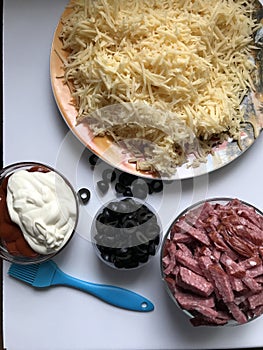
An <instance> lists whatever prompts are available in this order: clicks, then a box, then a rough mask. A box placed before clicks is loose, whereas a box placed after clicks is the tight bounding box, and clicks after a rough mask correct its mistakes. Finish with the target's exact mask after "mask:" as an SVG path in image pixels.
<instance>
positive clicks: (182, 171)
mask: <svg viewBox="0 0 263 350" xmlns="http://www.w3.org/2000/svg"><path fill="white" fill-rule="evenodd" d="M69 13H70V8H66V9H65V11H64V12H63V14H62V16H61V19H60V21H59V23H58V25H57V28H56V31H55V34H54V38H53V42H52V48H51V56H50V72H51V83H52V89H53V93H54V96H55V100H56V103H57V105H58V108H59V110H60V112H61V114H62V116H63V118H64V120H65V122H66V123H67V125H68V127H69V128H70V129H71V130H72V132H73V133H74V134H75V135H76V137H77V138H78V139H79V140H80V141H81V142H82V143H83V144H84V145H85V146H86V147H87V148H88V149H90V150H91V151H92V152H93V153H95V154H96V155H98V156H99V157H100V158H101V159H102V160H104V161H105V162H107V163H108V164H110V165H111V166H113V167H115V168H117V169H120V170H122V171H126V172H128V173H132V174H135V175H139V176H142V177H146V178H156V174H155V173H152V172H142V171H138V170H136V166H135V164H134V163H129V162H128V159H129V158H130V155H129V154H127V152H124V149H123V148H122V147H121V146H119V145H117V144H116V143H115V142H113V141H112V139H111V138H109V137H97V136H96V137H94V135H93V134H92V131H91V130H90V128H89V125H88V124H87V123H82V124H78V125H77V124H76V117H77V110H76V108H75V104H74V100H73V98H72V96H71V92H70V89H69V87H68V85H66V84H64V82H63V79H62V77H63V74H64V70H63V59H66V57H67V53H66V52H65V51H64V50H63V49H62V42H61V41H60V39H59V34H60V32H61V29H62V22H61V20H63V18H65V17H66V16H67V15H68V14H69ZM261 38H263V32H262V33H260V32H259V33H258V37H257V41H258V42H260V41H261V40H262V41H263V39H261ZM260 53H261V52H260ZM259 56H263V54H262V55H259ZM262 68H263V58H261V57H260V60H259V71H261V70H262ZM262 79H263V77H262ZM258 86H259V88H258V91H257V92H253V93H250V94H249V95H248V96H247V98H246V100H245V102H244V104H245V108H246V115H245V118H246V119H247V120H252V121H253V125H254V127H252V125H251V124H249V123H246V124H245V125H244V128H243V129H242V130H241V143H240V144H239V145H238V144H237V142H233V141H232V140H231V139H229V140H228V141H225V142H224V143H223V144H221V145H220V146H218V147H216V148H215V149H214V154H213V155H208V156H207V162H206V163H202V164H201V165H200V166H198V167H196V168H193V167H189V164H191V163H192V161H193V160H194V156H189V158H188V162H187V163H186V164H184V165H183V166H181V167H177V170H176V171H175V173H174V174H173V175H172V176H171V177H170V178H171V179H186V178H192V177H196V176H199V175H203V174H206V173H210V172H212V171H214V170H216V169H219V168H221V167H223V166H225V165H226V164H228V163H230V162H231V161H233V160H234V159H236V158H238V157H239V156H240V155H242V154H243V153H244V152H245V151H246V150H247V149H248V148H249V147H250V146H251V145H252V144H253V143H254V142H255V140H256V138H257V137H258V136H259V134H260V132H261V130H262V128H263V114H262V113H263V81H261V76H260V74H259V84H258ZM157 177H158V176H157Z"/></svg>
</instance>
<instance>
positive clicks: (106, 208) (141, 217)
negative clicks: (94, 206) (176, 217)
mask: <svg viewBox="0 0 263 350" xmlns="http://www.w3.org/2000/svg"><path fill="white" fill-rule="evenodd" d="M161 236H162V228H161V223H160V219H159V216H158V215H157V213H156V211H155V210H154V209H153V208H152V207H151V206H150V205H149V204H146V203H145V202H143V201H141V200H138V199H135V198H130V197H124V198H123V197H122V198H117V199H114V200H111V201H109V202H108V203H106V204H105V205H103V206H102V207H101V208H100V209H99V210H98V212H97V213H96V215H95V217H94V220H93V223H92V228H91V237H92V243H93V247H94V250H95V252H96V254H97V256H98V257H99V258H100V259H101V260H102V261H103V262H104V263H105V264H107V265H108V266H110V267H113V268H115V269H122V270H131V269H136V268H138V267H141V266H144V265H145V264H146V263H148V262H149V261H150V260H151V259H152V258H153V257H154V256H155V255H156V253H157V251H158V249H159V247H160V240H161Z"/></svg>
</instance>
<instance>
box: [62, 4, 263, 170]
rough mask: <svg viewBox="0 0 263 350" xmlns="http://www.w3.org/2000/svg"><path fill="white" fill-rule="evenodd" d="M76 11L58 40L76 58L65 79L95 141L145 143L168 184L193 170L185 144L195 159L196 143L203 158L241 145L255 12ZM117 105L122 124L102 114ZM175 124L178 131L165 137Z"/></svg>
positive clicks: (211, 7)
mask: <svg viewBox="0 0 263 350" xmlns="http://www.w3.org/2000/svg"><path fill="white" fill-rule="evenodd" d="M71 4H72V11H71V13H70V15H69V16H68V17H67V18H66V19H65V20H64V22H63V29H62V32H61V35H60V37H61V40H62V42H63V48H64V49H65V50H67V52H68V53H69V55H68V57H67V60H66V62H64V68H65V76H64V78H65V81H66V82H67V83H69V85H70V86H71V89H72V96H73V97H74V99H75V101H76V108H77V110H78V117H77V122H81V121H83V120H87V118H88V120H89V123H90V127H91V128H92V130H93V131H94V134H95V135H104V134H110V135H111V136H113V137H114V138H115V140H117V141H120V140H122V141H123V142H125V141H126V140H127V139H134V138H138V139H142V138H144V139H146V141H148V143H149V142H150V143H152V144H153V147H150V148H149V149H148V153H147V152H146V151H145V150H147V147H148V146H149V145H148V146H146V147H142V148H144V150H143V152H142V154H143V156H142V157H143V160H144V162H145V163H143V162H141V164H144V166H145V169H146V168H147V167H148V170H150V169H151V168H153V169H155V170H157V171H159V172H162V173H168V174H169V173H170V174H171V173H172V172H174V169H175V168H176V166H178V165H180V164H182V163H184V162H185V161H186V158H187V155H186V153H187V152H186V150H185V147H186V144H188V147H189V149H190V151H193V147H196V144H195V145H194V142H193V140H194V138H196V139H197V140H199V141H200V145H201V146H202V147H201V148H203V149H204V150H205V151H207V150H211V142H210V141H211V139H213V138H214V137H215V136H217V137H219V138H220V139H221V140H222V138H226V137H227V136H230V137H232V138H234V139H238V137H239V131H240V123H241V122H242V121H243V111H242V109H241V108H240V104H241V101H242V99H243V98H244V96H245V95H246V94H247V91H248V89H250V88H252V87H253V84H252V82H251V78H250V77H251V72H252V71H253V70H254V68H255V65H254V63H253V60H251V59H250V57H251V50H252V48H253V41H252V34H253V32H254V31H255V30H256V29H257V26H258V24H257V23H256V20H255V19H254V18H253V11H254V9H255V2H253V1H243V0H220V1H219V0H210V1H207V0H164V1H157V0H86V1H85V0H82V1H81V0H73V2H72V3H71ZM113 105H115V106H117V105H120V106H122V107H121V108H120V109H118V107H116V110H117V111H118V118H117V117H114V118H113V120H112V117H111V113H107V112H105V113H98V112H97V111H98V110H100V109H102V111H107V108H108V107H109V106H113ZM131 106H133V107H132V108H133V109H136V110H137V113H131V112H130V111H131ZM109 110H110V111H111V112H112V108H110V109H109ZM146 110H148V112H145V111H146ZM138 111H139V112H138ZM149 111H150V112H151V113H149ZM144 112H145V113H144ZM138 114H140V118H139V119H138V118H135V117H134V115H137V116H138ZM116 115H117V114H116ZM168 120H169V123H171V124H170V125H171V128H169V126H168V128H166V129H164V125H165V123H167V121H168ZM176 125H178V128H177V127H176ZM166 126H167V125H166ZM182 126H184V127H185V128H184V131H183V132H182V130H183V127H182ZM147 135H151V136H147ZM127 145H128V143H127V142H126V146H127ZM189 145H190V146H189ZM191 145H192V146H191ZM193 145H194V146H193ZM178 147H179V148H178ZM201 148H200V149H201ZM189 149H188V152H189ZM178 150H179V151H178ZM199 151H200V150H199ZM199 156H200V157H201V158H202V155H200V152H199ZM138 157H139V156H138ZM164 158H165V159H164ZM138 164H139V162H138Z"/></svg>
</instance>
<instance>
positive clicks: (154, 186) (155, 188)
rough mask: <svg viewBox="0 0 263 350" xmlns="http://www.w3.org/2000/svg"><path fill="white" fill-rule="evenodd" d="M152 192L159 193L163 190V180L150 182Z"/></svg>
mask: <svg viewBox="0 0 263 350" xmlns="http://www.w3.org/2000/svg"><path fill="white" fill-rule="evenodd" d="M150 188H151V190H152V192H155V193H158V192H161V191H162V190H163V182H162V181H161V180H152V181H151V182H150Z"/></svg>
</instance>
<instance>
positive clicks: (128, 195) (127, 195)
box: [123, 186, 133, 197]
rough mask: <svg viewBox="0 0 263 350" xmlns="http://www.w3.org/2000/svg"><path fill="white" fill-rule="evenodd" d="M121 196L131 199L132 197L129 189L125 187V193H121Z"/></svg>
mask: <svg viewBox="0 0 263 350" xmlns="http://www.w3.org/2000/svg"><path fill="white" fill-rule="evenodd" d="M123 195H124V196H125V197H132V196H133V195H132V191H131V189H130V187H128V186H126V188H125V191H124V192H123Z"/></svg>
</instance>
